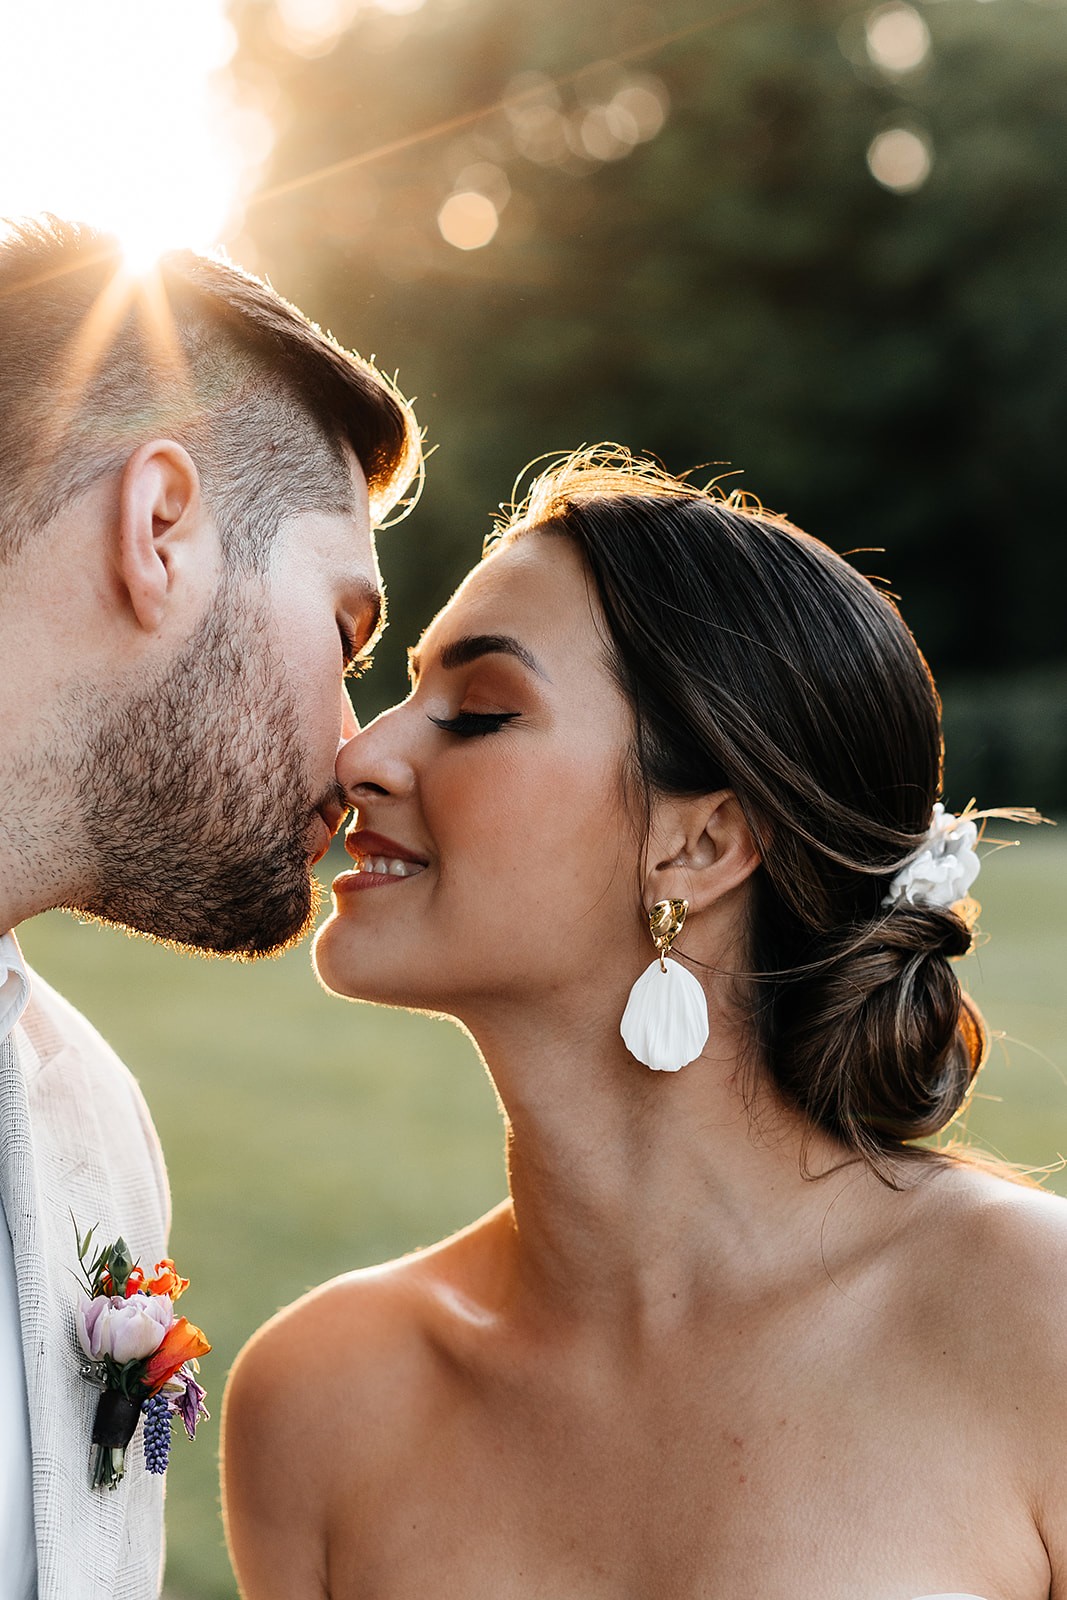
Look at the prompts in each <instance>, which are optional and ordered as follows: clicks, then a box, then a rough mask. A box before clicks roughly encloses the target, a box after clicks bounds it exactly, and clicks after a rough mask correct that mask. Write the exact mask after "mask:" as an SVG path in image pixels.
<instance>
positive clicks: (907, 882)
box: [882, 801, 982, 910]
mask: <svg viewBox="0 0 1067 1600" xmlns="http://www.w3.org/2000/svg"><path fill="white" fill-rule="evenodd" d="M974 816H975V813H974V812H973V811H965V812H964V813H963V815H962V817H955V816H953V814H952V812H951V811H946V810H945V808H944V806H943V805H941V803H940V801H939V802H938V804H937V805H935V806H934V815H933V820H932V822H931V823H930V827H929V829H928V830H927V834H926V839H925V842H924V843H923V845H922V846H921V848H920V849H919V852H918V854H917V855H914V856H912V858H911V860H910V861H909V862H908V863H907V865H906V866H903V867H901V869H900V871H899V872H898V873H897V875H896V877H895V878H894V879H893V881H892V883H891V884H890V885H889V893H888V894H887V895H886V897H885V899H884V900H883V901H882V904H883V906H889V907H892V906H898V905H900V903H901V902H902V901H906V902H907V904H908V905H912V906H933V907H936V908H937V909H938V910H947V908H948V907H949V906H954V905H956V904H957V902H958V901H960V900H966V899H967V896H968V895H969V894H970V891H971V885H972V884H973V883H974V880H975V879H976V878H977V876H978V873H979V871H980V869H981V865H982V863H981V862H980V861H979V859H978V852H977V850H976V849H975V846H976V845H977V843H978V829H977V827H976V826H975V823H974V821H973V818H974Z"/></svg>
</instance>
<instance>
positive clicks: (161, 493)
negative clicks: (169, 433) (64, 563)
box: [115, 439, 205, 633]
mask: <svg viewBox="0 0 1067 1600" xmlns="http://www.w3.org/2000/svg"><path fill="white" fill-rule="evenodd" d="M204 532H205V527H204V517H203V510H202V500H201V495H200V474H199V473H198V472H197V470H196V464H195V462H194V461H193V458H192V457H191V456H190V454H189V452H188V451H187V450H186V449H184V448H183V446H182V445H180V444H176V443H175V442H174V440H173V439H153V440H152V441H151V442H150V443H149V444H143V445H140V446H139V447H138V448H137V449H136V450H135V451H134V453H133V455H132V456H131V457H130V459H129V460H128V461H127V463H126V465H125V467H124V468H123V470H122V477H121V479H120V481H119V520H118V538H117V544H116V550H115V559H116V576H117V578H118V580H119V583H120V584H121V585H122V587H123V588H124V589H125V591H126V593H127V595H128V596H129V602H130V606H131V608H132V610H133V612H134V615H135V616H136V618H137V620H138V622H139V623H140V625H141V627H142V628H144V629H145V631H146V632H149V633H154V632H155V631H156V630H157V629H158V628H159V627H160V625H161V624H162V622H163V619H164V616H165V614H166V611H167V605H168V601H169V600H170V598H171V594H172V590H173V585H174V581H175V578H176V577H177V576H178V574H179V572H180V571H182V570H183V564H184V565H185V566H186V567H187V566H188V565H189V564H190V563H191V562H192V561H194V560H195V559H196V558H197V557H198V556H202V551H201V540H202V537H203V534H204Z"/></svg>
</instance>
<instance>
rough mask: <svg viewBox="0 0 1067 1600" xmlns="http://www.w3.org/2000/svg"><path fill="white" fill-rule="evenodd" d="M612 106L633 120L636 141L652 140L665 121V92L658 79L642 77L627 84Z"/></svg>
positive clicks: (619, 92) (616, 96)
mask: <svg viewBox="0 0 1067 1600" xmlns="http://www.w3.org/2000/svg"><path fill="white" fill-rule="evenodd" d="M612 105H613V106H615V107H617V108H618V109H619V110H621V111H625V112H627V113H628V115H629V116H631V117H632V118H633V120H634V125H635V127H636V129H637V137H638V139H640V140H642V141H644V140H646V139H654V138H655V137H656V134H657V133H659V131H660V129H661V128H662V127H663V124H664V122H665V121H666V120H667V91H666V89H665V88H664V86H663V84H662V83H660V81H659V79H658V78H652V77H643V78H640V79H638V80H636V81H634V82H631V83H628V84H626V85H624V87H623V88H621V89H620V90H619V91H618V93H617V94H616V95H615V98H614V100H613V101H612Z"/></svg>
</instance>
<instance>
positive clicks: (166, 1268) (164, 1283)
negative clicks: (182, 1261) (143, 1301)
mask: <svg viewBox="0 0 1067 1600" xmlns="http://www.w3.org/2000/svg"><path fill="white" fill-rule="evenodd" d="M188 1287H189V1279H188V1278H182V1277H179V1275H178V1273H177V1271H176V1270H175V1266H174V1262H173V1261H172V1260H171V1258H170V1256H164V1257H163V1260H162V1261H157V1262H156V1276H155V1277H154V1278H150V1279H149V1281H148V1283H146V1284H145V1288H146V1289H147V1291H148V1293H149V1294H169V1295H170V1297H171V1299H172V1300H177V1298H178V1296H179V1295H180V1294H184V1293H185V1291H186V1289H188Z"/></svg>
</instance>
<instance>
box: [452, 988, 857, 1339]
mask: <svg viewBox="0 0 1067 1600" xmlns="http://www.w3.org/2000/svg"><path fill="white" fill-rule="evenodd" d="M711 1012H712V1015H711V1037H710V1041H709V1044H708V1046H707V1048H706V1050H705V1052H704V1054H703V1055H702V1056H701V1057H700V1058H698V1059H697V1060H696V1061H694V1062H691V1063H690V1064H689V1065H688V1066H686V1067H683V1068H682V1069H681V1071H680V1072H678V1073H677V1074H669V1073H653V1072H650V1071H649V1070H648V1069H647V1068H645V1067H643V1066H641V1065H640V1064H639V1063H638V1062H636V1061H634V1060H633V1059H632V1058H631V1057H630V1056H629V1054H628V1053H627V1052H626V1050H625V1047H624V1046H623V1045H622V1043H621V1041H618V1042H616V1039H617V1035H616V1036H615V1037H613V1036H612V1031H611V1030H610V1029H608V1028H606V1027H603V1026H600V1025H597V1022H596V1019H590V1020H591V1025H590V1026H589V1027H588V1028H587V1030H586V1032H585V1042H584V1044H583V1045H582V1046H581V1047H580V1048H577V1049H576V1047H575V1043H574V1040H575V1037H576V1034H575V1032H574V1030H568V1029H566V1028H565V1027H563V1026H559V1025H557V1027H556V1028H554V1029H552V1030H551V1031H547V1030H546V1029H545V1027H544V1025H543V1023H541V1024H540V1025H539V1027H538V1029H536V1030H529V1031H526V1030H522V1029H518V1028H517V1029H516V1030H515V1036H514V1037H513V1038H512V1039H511V1040H508V1039H507V1038H505V1037H504V1036H503V1034H502V1032H501V1031H500V1030H499V1028H497V1029H496V1030H494V1031H495V1037H494V1038H493V1040H492V1041H491V1043H489V1048H487V1049H486V1052H485V1053H486V1056H487V1060H488V1061H489V1063H490V1067H491V1070H492V1072H493V1076H494V1080H495V1081H496V1083H497V1088H498V1091H499V1093H500V1097H501V1100H502V1102H503V1104H504V1108H505V1111H506V1114H507V1118H508V1158H509V1159H508V1168H509V1182H510V1189H511V1197H512V1206H513V1212H514V1227H515V1232H514V1243H515V1249H516V1257H517V1259H516V1266H517V1272H518V1281H520V1282H521V1281H525V1282H527V1283H528V1284H529V1285H530V1287H531V1288H532V1289H533V1291H534V1292H535V1295H536V1299H537V1301H538V1303H540V1304H543V1305H545V1306H546V1307H551V1310H552V1314H553V1315H564V1316H575V1317H579V1318H581V1319H584V1320H586V1321H588V1320H589V1319H590V1318H592V1319H595V1320H597V1321H600V1320H610V1321H613V1322H614V1323H615V1324H616V1325H620V1324H626V1325H628V1326H629V1327H631V1328H634V1327H647V1329H648V1331H649V1332H650V1333H654V1332H655V1331H656V1330H657V1329H661V1328H662V1325H663V1324H665V1323H669V1322H670V1321H672V1320H674V1319H680V1318H684V1317H686V1316H687V1315H689V1314H691V1312H692V1311H693V1308H694V1306H700V1305H706V1304H707V1303H708V1302H709V1300H712V1299H714V1300H716V1301H718V1302H720V1303H722V1302H723V1301H724V1300H725V1301H727V1302H732V1303H737V1301H738V1299H740V1300H746V1299H749V1298H751V1297H752V1296H753V1295H759V1294H762V1293H766V1292H768V1291H772V1290H774V1289H775V1288H777V1287H785V1286H786V1280H787V1279H789V1280H794V1281H795V1280H796V1279H797V1278H798V1277H799V1278H800V1279H804V1278H805V1276H810V1277H811V1278H812V1280H813V1281H814V1279H815V1278H816V1277H818V1276H821V1277H822V1278H825V1275H826V1272H827V1270H828V1266H827V1263H828V1256H829V1255H832V1256H834V1257H835V1258H837V1259H838V1261H839V1262H841V1263H844V1262H845V1261H846V1260H847V1258H848V1256H849V1255H850V1253H851V1252H852V1251H853V1250H854V1249H855V1248H856V1247H857V1244H858V1241H859V1234H861V1233H866V1232H867V1231H869V1230H868V1229H865V1228H863V1226H862V1218H861V1216H860V1215H859V1213H860V1212H862V1214H863V1215H865V1216H867V1217H870V1214H871V1207H872V1206H875V1205H877V1204H878V1203H879V1202H880V1201H881V1202H882V1203H884V1197H885V1196H886V1195H887V1193H888V1191H885V1190H884V1188H883V1187H882V1186H881V1185H880V1184H878V1182H877V1180H876V1179H874V1178H873V1177H872V1176H871V1175H870V1174H869V1173H868V1172H867V1170H866V1169H865V1167H863V1166H862V1165H861V1164H859V1163H848V1160H847V1156H846V1155H845V1153H844V1152H842V1150H841V1148H840V1147H839V1146H838V1145H836V1144H835V1143H834V1142H833V1141H831V1140H830V1139H829V1138H827V1137H825V1136H823V1135H821V1134H819V1133H817V1132H813V1130H812V1129H811V1127H810V1124H808V1123H807V1122H806V1120H805V1119H804V1118H802V1117H801V1116H800V1115H799V1114H798V1113H796V1112H794V1111H791V1110H789V1109H788V1108H786V1107H785V1106H784V1105H783V1104H782V1103H781V1102H780V1100H778V1099H776V1098H775V1097H774V1096H773V1094H771V1093H770V1092H769V1091H768V1090H767V1088H766V1087H765V1086H764V1087H762V1088H760V1087H757V1088H756V1089H755V1092H754V1097H753V1099H752V1103H751V1106H750V1105H749V1104H748V1102H747V1100H746V1095H745V1092H744V1081H745V1079H744V1074H745V1071H746V1070H748V1071H749V1072H750V1073H751V1075H752V1077H753V1078H754V1079H756V1080H757V1081H759V1080H760V1079H762V1077H763V1075H762V1072H761V1068H760V1066H759V1063H758V1062H753V1063H752V1064H751V1067H748V1066H747V1063H746V1064H745V1065H743V1061H744V1057H743V1047H744V1044H745V1040H744V1037H743V1035H742V1034H741V1032H740V1030H739V1028H738V1025H737V1024H736V1022H731V1021H730V1019H729V1017H728V1015H727V1013H726V1011H725V1010H724V1008H722V1007H721V1006H716V1005H715V1003H714V1001H713V1002H712V1006H711ZM542 1015H543V1013H542ZM567 1034H569V1040H568V1039H567V1037H565V1036H566V1035H567ZM481 1042H482V1043H483V1047H484V1046H485V1045H486V1043H487V1041H486V1040H485V1038H484V1036H483V1038H482V1040H481ZM806 1172H807V1173H809V1174H819V1173H828V1174H829V1175H828V1176H826V1177H824V1178H822V1179H821V1180H819V1181H812V1179H811V1177H810V1176H805V1173H806ZM846 1195H848V1197H849V1201H850V1203H848V1204H843V1205H837V1204H835V1202H836V1201H837V1200H838V1199H839V1198H842V1199H843V1197H845V1196H846Z"/></svg>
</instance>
